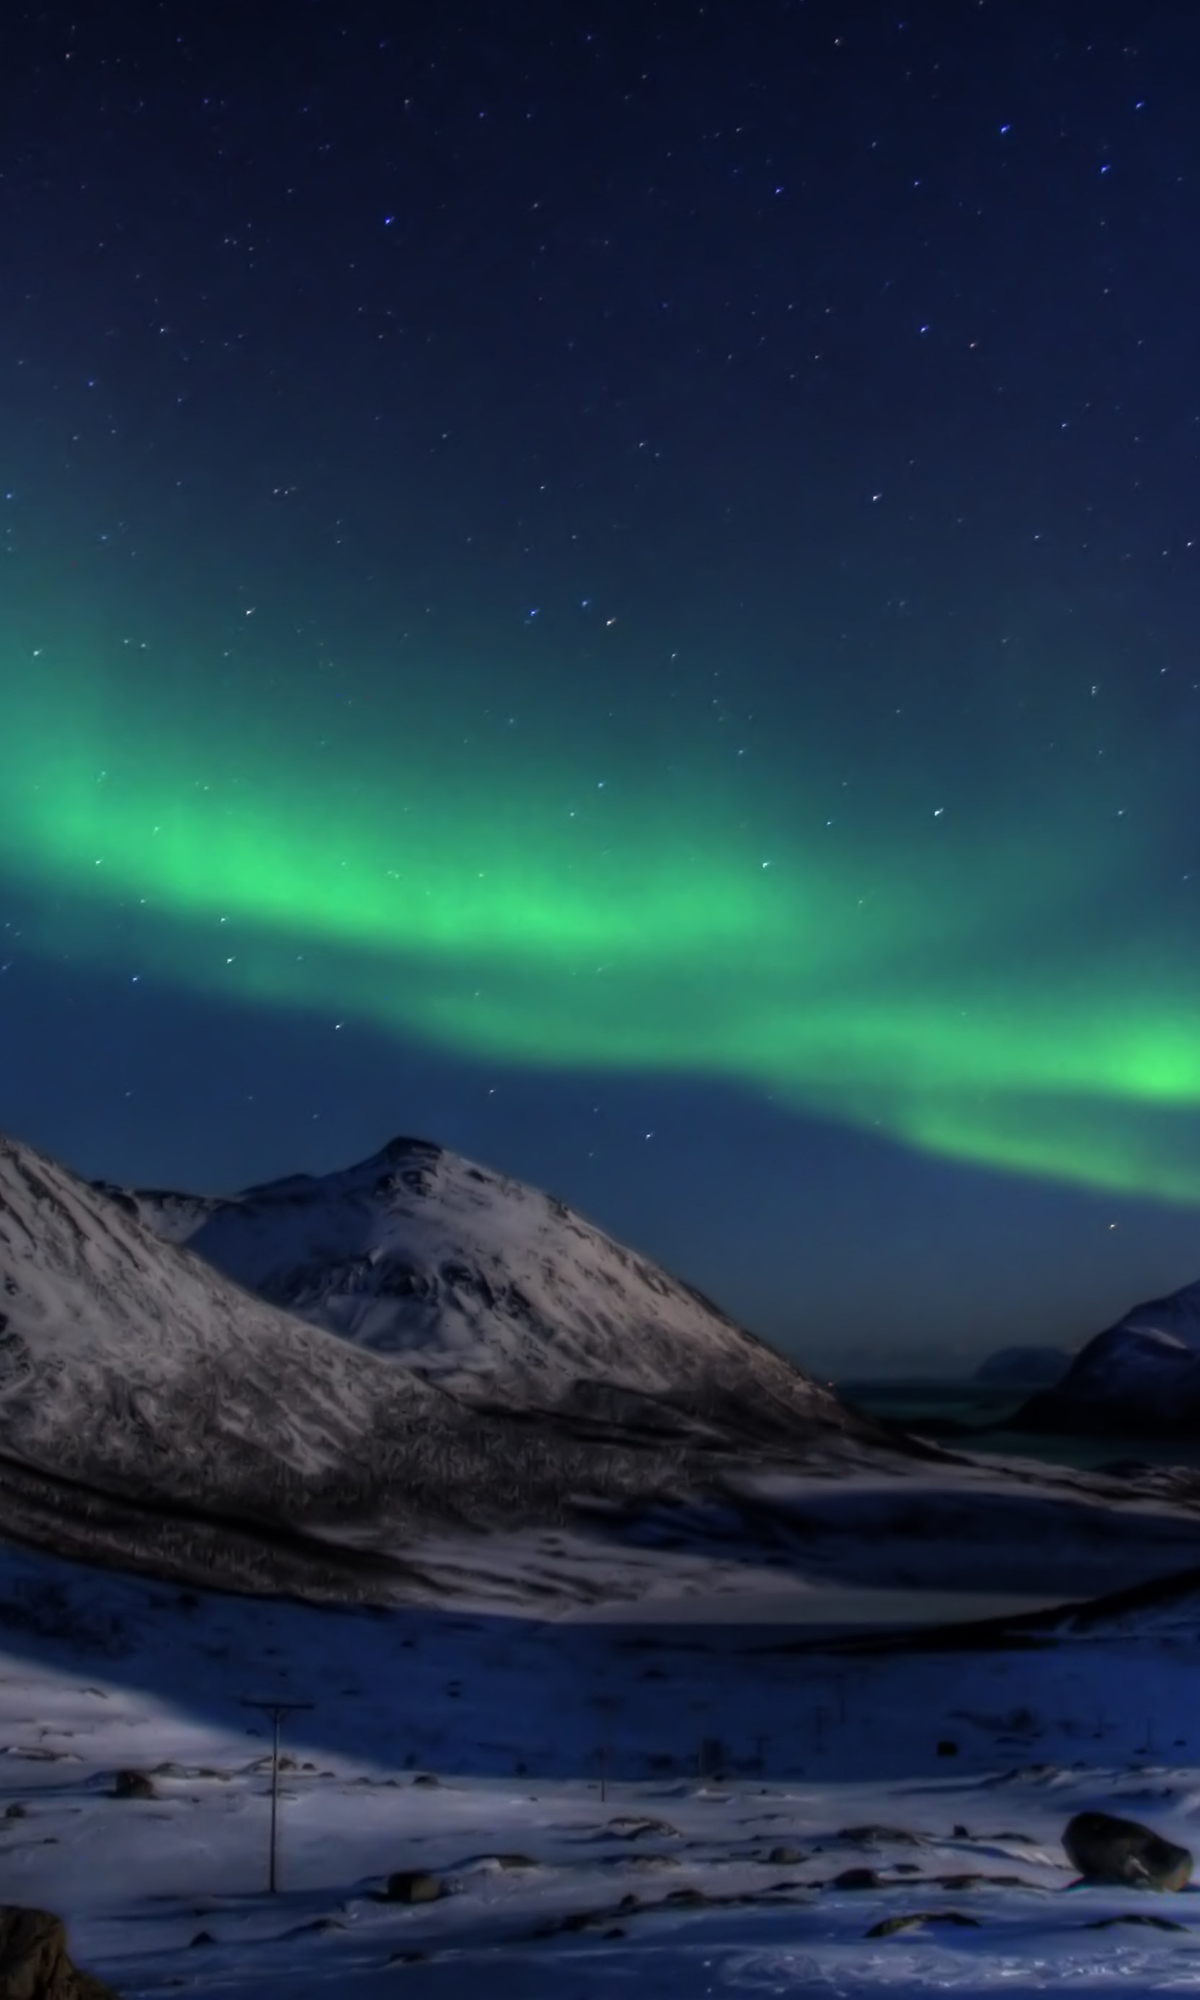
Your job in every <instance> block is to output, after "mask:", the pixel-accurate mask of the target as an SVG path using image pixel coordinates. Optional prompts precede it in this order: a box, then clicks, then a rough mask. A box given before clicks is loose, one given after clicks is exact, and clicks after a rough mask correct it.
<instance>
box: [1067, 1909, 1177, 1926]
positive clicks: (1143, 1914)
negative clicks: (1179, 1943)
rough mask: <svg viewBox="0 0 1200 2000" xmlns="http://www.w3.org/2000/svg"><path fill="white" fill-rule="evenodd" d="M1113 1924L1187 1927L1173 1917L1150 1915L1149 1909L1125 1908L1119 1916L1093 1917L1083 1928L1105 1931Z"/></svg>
mask: <svg viewBox="0 0 1200 2000" xmlns="http://www.w3.org/2000/svg"><path fill="white" fill-rule="evenodd" d="M1114 1924H1148V1925H1149V1927H1150V1928H1151V1930H1156V1931H1186V1930H1187V1928H1188V1926H1187V1925H1186V1924H1177V1923H1176V1921H1175V1919H1174V1917H1156V1916H1152V1915H1151V1913H1150V1911H1149V1910H1125V1911H1123V1912H1122V1914H1121V1915H1120V1916H1119V1917H1094V1918H1093V1919H1092V1921H1091V1923H1090V1924H1085V1925H1084V1927H1083V1928H1084V1930H1085V1931H1107V1930H1111V1929H1112V1927H1113V1925H1114Z"/></svg>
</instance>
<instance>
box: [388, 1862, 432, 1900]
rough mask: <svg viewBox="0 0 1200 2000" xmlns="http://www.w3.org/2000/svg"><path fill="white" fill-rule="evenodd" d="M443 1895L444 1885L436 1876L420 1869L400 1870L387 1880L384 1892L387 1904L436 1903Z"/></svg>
mask: <svg viewBox="0 0 1200 2000" xmlns="http://www.w3.org/2000/svg"><path fill="white" fill-rule="evenodd" d="M441 1894H442V1885H441V1883H440V1882H439V1881H438V1878H437V1876H436V1875H427V1874H425V1872H424V1870H423V1869H420V1868H399V1869H397V1870H396V1872H395V1874H393V1875H389V1876H388V1878H387V1887H386V1888H385V1890H384V1892H383V1900H384V1902H385V1903H436V1902H437V1900H438V1898H439V1897H440V1896H441Z"/></svg>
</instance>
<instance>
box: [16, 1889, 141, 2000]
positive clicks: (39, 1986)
mask: <svg viewBox="0 0 1200 2000" xmlns="http://www.w3.org/2000/svg"><path fill="white" fill-rule="evenodd" d="M0 2000H117V1996H116V1994H115V1993H114V1992H113V1989H112V1987H111V1986H105V1985H104V1983H103V1981H102V1980H99V1979H94V1978H93V1977H92V1975H91V1973H90V1972H81V1971H80V1970H79V1969H78V1967H77V1966H74V1965H72V1963H71V1957H70V1953H69V1952H68V1950H67V1934H66V1930H65V1929H64V1926H63V1921H62V1918H61V1917H56V1916H53V1915H52V1914H51V1912H50V1911H49V1910H27V1909H23V1908H22V1907H21V1906H20V1905H19V1904H15V1903H7V1904H3V1905H0Z"/></svg>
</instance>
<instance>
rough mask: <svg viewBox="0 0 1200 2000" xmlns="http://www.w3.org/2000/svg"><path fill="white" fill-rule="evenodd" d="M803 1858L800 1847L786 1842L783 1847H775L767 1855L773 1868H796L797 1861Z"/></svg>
mask: <svg viewBox="0 0 1200 2000" xmlns="http://www.w3.org/2000/svg"><path fill="white" fill-rule="evenodd" d="M803 1859H804V1856H803V1854H802V1853H801V1852H800V1849H799V1848H798V1847H788V1846H787V1844H786V1842H785V1844H784V1845H783V1846H782V1847H773V1848H772V1849H771V1852H770V1853H769V1854H768V1856H767V1860H768V1862H769V1863H770V1865H771V1866H772V1868H794V1867H795V1866H796V1863H797V1862H798V1861H803Z"/></svg>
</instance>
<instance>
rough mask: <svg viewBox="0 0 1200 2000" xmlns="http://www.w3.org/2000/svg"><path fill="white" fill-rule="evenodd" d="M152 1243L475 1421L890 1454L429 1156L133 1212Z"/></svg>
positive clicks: (556, 1219)
mask: <svg viewBox="0 0 1200 2000" xmlns="http://www.w3.org/2000/svg"><path fill="white" fill-rule="evenodd" d="M128 1199H130V1200H131V1201H132V1202H133V1204H134V1206H135V1208H136V1212H137V1214H138V1215H139V1216H140V1217H141V1219H142V1220H143V1221H144V1222H146V1223H147V1224H148V1225H149V1227H150V1228H152V1229H154V1230H156V1231H157V1232H158V1234H160V1235H161V1236H163V1237H164V1238H166V1239H167V1240H169V1241H171V1242H174V1243H186V1244H188V1245H189V1247H190V1248H191V1249H193V1250H195V1251H196V1252H198V1254H199V1255H200V1256H201V1257H204V1258H205V1259H207V1261H208V1262H210V1263H211V1264H214V1265H215V1266H216V1267H217V1269H218V1270H220V1271H223V1272H224V1273H225V1274H226V1276H227V1277H230V1278H233V1279H236V1281H237V1282H238V1283H239V1284H242V1285H245V1286H247V1287H248V1288H250V1289H251V1290H253V1291H255V1292H257V1293H258V1294H259V1295H260V1296H261V1297H263V1298H265V1299H269V1300H270V1301H271V1302H272V1303H273V1304H274V1305H277V1306H283V1307H285V1308H286V1309H287V1310H288V1311H289V1312H292V1313H296V1314H298V1315H300V1317H301V1318H303V1319H306V1320H308V1321H309V1322H310V1323H312V1324H313V1325H316V1326H320V1327H323V1328H325V1329H327V1330H328V1331H329V1332H332V1333H337V1334H340V1335H341V1336H342V1337H343V1338H344V1339H346V1340H350V1341H353V1342H354V1343H355V1344H356V1345H357V1346H359V1347H361V1348H363V1349H366V1350H368V1351H370V1352H371V1353H373V1354H379V1355H387V1356H390V1357H393V1358H394V1359H395V1360H397V1361H400V1362H402V1363H404V1364H405V1372H406V1373H411V1374H414V1375H418V1376H421V1377H424V1378H425V1379H426V1380H428V1381H430V1382H436V1383H437V1384H439V1385H440V1386H441V1387H443V1388H446V1389H450V1390H452V1391H453V1392H454V1393H455V1394H456V1395H457V1396H459V1397H462V1398H464V1399H466V1400H469V1401H470V1402H472V1403H473V1404H476V1405H479V1404H481V1403H482V1404H486V1405H489V1406H492V1407H503V1408H507V1409H512V1408H515V1407H520V1408H529V1407H530V1406H533V1407H536V1408H540V1409H553V1410H557V1411H573V1412H576V1413H578V1414H584V1413H587V1414H589V1415H592V1416H594V1417H604V1418H607V1419H609V1420H610V1421H613V1422H618V1423H619V1422H628V1423H638V1422H646V1421H651V1420H655V1419H658V1420H662V1421H666V1420H668V1419H669V1418H670V1417H671V1415H672V1413H680V1412H682V1413H684V1414H686V1416H687V1417H688V1418H689V1419H691V1420H697V1419H698V1420H700V1421H703V1422H705V1423H708V1424H712V1425H714V1426H716V1427H717V1428H718V1429H719V1430H720V1431H721V1432H723V1433H726V1434H728V1433H731V1432H734V1433H738V1434H742V1435H745V1436H747V1437H752V1438H755V1439H768V1438H774V1439H789V1440H792V1441H797V1442H798V1441H802V1440H804V1439H805V1438H810V1437H812V1436H813V1435H814V1433H826V1434H828V1433H829V1432H831V1431H841V1432H848V1433H850V1434H852V1435H858V1436H862V1437H864V1438H866V1437H870V1438H873V1439H875V1440H878V1439H879V1438H880V1437H881V1433H880V1432H879V1430H878V1429H877V1428H876V1427H875V1426H874V1425H872V1424H869V1423H868V1422H867V1421H866V1420H865V1419H861V1418H858V1417H856V1416H855V1415H854V1414H853V1413H851V1412H849V1411H847V1409H846V1408H845V1406H844V1405H843V1404H841V1403H840V1402H839V1401H838V1400H837V1398H836V1397H835V1396H834V1395H833V1394H832V1393H831V1392H830V1391H829V1390H828V1389H825V1388H823V1387H821V1386H820V1385H819V1384H817V1383H815V1382H813V1381H812V1380H811V1379H810V1378H809V1377H808V1376H806V1375H804V1374H803V1373H802V1372H801V1371H800V1370H799V1369H798V1368H796V1367H795V1366H794V1365H793V1364H792V1363H791V1362H789V1361H787V1360H785V1359H784V1357H783V1356H782V1355H780V1354H777V1353H776V1352H775V1351H774V1349H772V1348H770V1347H768V1346H766V1345H765V1344H764V1343H763V1342H762V1341H760V1340H757V1339H755V1338H754V1337H753V1335H751V1334H749V1333H746V1332H745V1331H743V1329H742V1328H741V1327H739V1326H737V1325H735V1323H734V1322H733V1321H732V1320H731V1319H729V1318H727V1317H726V1315H725V1314H724V1313H722V1312H721V1311H720V1310H719V1309H718V1308H717V1307H716V1306H714V1305H713V1304H711V1302H710V1301H709V1300H708V1299H706V1298H703V1297H702V1296H701V1295H700V1294H699V1293H698V1292H695V1291H693V1290H692V1289H691V1288H690V1287H689V1286H687V1285H684V1284H681V1283H680V1282H679V1281H678V1280H677V1279H675V1278H672V1277H669V1276H668V1275H667V1273H666V1272H665V1271H662V1270H661V1269H659V1268H658V1266H656V1265H655V1264H653V1263H651V1262H650V1261H649V1260H648V1259H647V1258H645V1257H641V1256H638V1255H637V1254H636V1253H635V1252H633V1251H631V1250H628V1249H625V1248H623V1247H622V1245H621V1244H619V1243H616V1242H614V1241H613V1239H612V1238H611V1237H609V1236H606V1235H604V1233H603V1232H602V1231H601V1230H599V1229H597V1228H595V1227H594V1226H593V1225H592V1224H591V1223H589V1222H585V1221H584V1220H583V1218H582V1217H581V1216H579V1215H577V1214H575V1212H574V1211H573V1210H572V1209H570V1208H568V1207H567V1206H566V1205H565V1204H564V1203H563V1202H560V1201H557V1200H555V1199H554V1198H553V1197H552V1196H549V1195H545V1194H541V1193H539V1192H538V1191H537V1190H535V1189H534V1188H531V1187H527V1186H525V1185H523V1184H522V1183H521V1182H519V1181H513V1180H508V1179H505V1178H504V1177H503V1176H502V1175H500V1174H496V1173H492V1172H489V1171H488V1170H487V1169H485V1168H483V1167H480V1166H476V1165H474V1164H473V1163H472V1162H471V1161H469V1160H464V1159H462V1158H460V1157H459V1156H458V1155H457V1154H454V1153H449V1152H446V1151H444V1150H443V1149H442V1148H441V1147H439V1146H435V1145H431V1144H429V1143H427V1142H426V1141H424V1140H419V1139H394V1140H393V1141H392V1142H391V1144H390V1145H388V1146H385V1147H384V1148H383V1150H382V1152H379V1153H376V1154H374V1155H373V1156H372V1157H371V1158H370V1159H367V1160H364V1161H362V1162H361V1164H359V1165H358V1166H354V1167H349V1168H347V1169H346V1170H345V1171H344V1172H339V1173H332V1174H327V1175H325V1176H323V1177H320V1178H310V1177H308V1176H306V1175H297V1176H295V1177H293V1178H290V1179H287V1180H281V1181H274V1182H271V1183H269V1184H268V1185H266V1186H263V1187H254V1188H249V1189H248V1190H247V1191H246V1192H245V1193H244V1194H240V1195H235V1196H233V1197H231V1198H228V1199H221V1198H211V1199H207V1198H200V1197H192V1196H187V1195H183V1196H180V1195H171V1194H161V1193H135V1194H133V1195H131V1196H130V1197H128Z"/></svg>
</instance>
